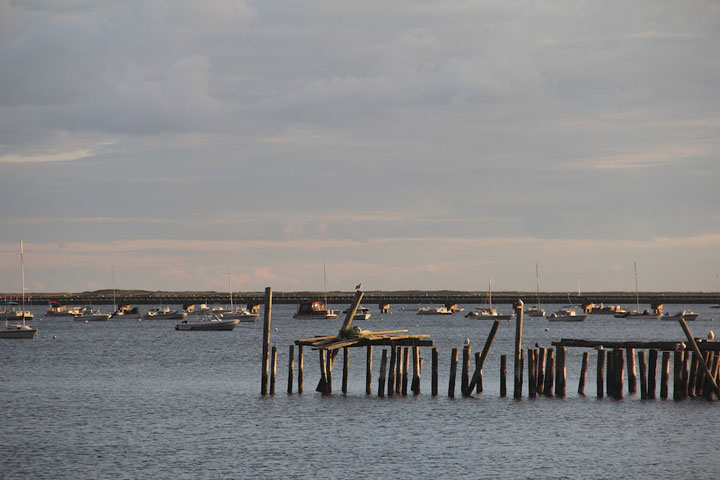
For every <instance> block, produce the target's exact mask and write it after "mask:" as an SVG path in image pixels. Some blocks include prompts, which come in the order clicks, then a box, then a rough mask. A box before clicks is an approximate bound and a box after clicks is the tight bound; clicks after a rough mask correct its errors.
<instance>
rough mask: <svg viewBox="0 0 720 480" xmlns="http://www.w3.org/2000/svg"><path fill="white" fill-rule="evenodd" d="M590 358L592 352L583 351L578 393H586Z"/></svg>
mask: <svg viewBox="0 0 720 480" xmlns="http://www.w3.org/2000/svg"><path fill="white" fill-rule="evenodd" d="M589 358H590V353H588V352H583V357H582V365H581V366H580V380H579V381H578V395H583V396H584V395H585V378H586V377H587V369H588V359H589Z"/></svg>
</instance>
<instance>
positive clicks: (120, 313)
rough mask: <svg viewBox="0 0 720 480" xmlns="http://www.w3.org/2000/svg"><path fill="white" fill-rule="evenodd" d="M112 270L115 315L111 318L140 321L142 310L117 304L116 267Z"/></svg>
mask: <svg viewBox="0 0 720 480" xmlns="http://www.w3.org/2000/svg"><path fill="white" fill-rule="evenodd" d="M111 270H112V282H113V313H112V314H111V315H110V318H115V319H124V320H140V308H138V307H131V306H130V305H120V306H118V304H117V295H116V291H115V266H114V265H113V266H111Z"/></svg>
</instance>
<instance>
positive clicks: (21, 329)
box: [0, 325, 38, 339]
mask: <svg viewBox="0 0 720 480" xmlns="http://www.w3.org/2000/svg"><path fill="white" fill-rule="evenodd" d="M37 334H38V330H37V328H30V327H27V326H24V325H10V326H8V327H6V328H3V329H1V330H0V338H8V339H32V338H35V337H36V336H37Z"/></svg>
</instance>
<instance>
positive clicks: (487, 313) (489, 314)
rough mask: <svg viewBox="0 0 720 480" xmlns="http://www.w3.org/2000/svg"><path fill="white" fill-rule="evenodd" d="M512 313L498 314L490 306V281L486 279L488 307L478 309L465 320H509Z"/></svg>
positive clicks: (466, 316) (491, 305)
mask: <svg viewBox="0 0 720 480" xmlns="http://www.w3.org/2000/svg"><path fill="white" fill-rule="evenodd" d="M513 315H514V314H513V313H498V311H497V309H496V308H494V307H493V304H492V279H488V307H487V308H482V307H478V308H477V309H476V310H475V311H474V312H470V313H468V314H467V315H465V318H485V319H488V320H510V319H511V318H512V317H513Z"/></svg>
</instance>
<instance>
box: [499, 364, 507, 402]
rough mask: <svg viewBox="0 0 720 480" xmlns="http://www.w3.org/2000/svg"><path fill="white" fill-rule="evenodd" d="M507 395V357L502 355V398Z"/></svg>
mask: <svg viewBox="0 0 720 480" xmlns="http://www.w3.org/2000/svg"><path fill="white" fill-rule="evenodd" d="M505 395H507V355H500V396H501V397H504V396H505Z"/></svg>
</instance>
